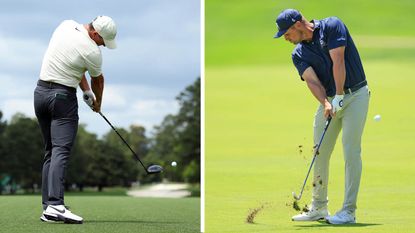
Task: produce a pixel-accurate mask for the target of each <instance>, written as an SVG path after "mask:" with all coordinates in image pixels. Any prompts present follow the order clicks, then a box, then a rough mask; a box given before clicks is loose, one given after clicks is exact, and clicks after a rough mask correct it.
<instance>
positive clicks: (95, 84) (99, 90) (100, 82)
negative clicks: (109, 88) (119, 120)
mask: <svg viewBox="0 0 415 233" xmlns="http://www.w3.org/2000/svg"><path fill="white" fill-rule="evenodd" d="M91 88H92V91H93V92H94V94H95V101H94V111H96V112H100V111H101V103H102V94H103V92H104V76H103V75H102V74H100V75H99V76H97V77H91Z"/></svg>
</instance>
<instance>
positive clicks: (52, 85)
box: [37, 79, 76, 93]
mask: <svg viewBox="0 0 415 233" xmlns="http://www.w3.org/2000/svg"><path fill="white" fill-rule="evenodd" d="M37 85H38V86H42V87H47V88H50V89H65V90H68V91H70V92H73V93H76V88H74V87H68V86H65V85H62V84H59V83H53V82H47V81H43V80H40V79H39V80H38V81H37Z"/></svg>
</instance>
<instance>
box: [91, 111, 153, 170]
mask: <svg viewBox="0 0 415 233" xmlns="http://www.w3.org/2000/svg"><path fill="white" fill-rule="evenodd" d="M98 113H99V115H101V116H102V118H104V120H105V121H106V122H107V123H108V124H109V125H110V126H111V128H112V129H113V130H114V131H115V132H116V133H117V134H118V136H119V137H120V138H121V140H122V141H123V142H124V144H125V145H127V147H128V149H130V151H131V152H132V153H133V155H134V156H135V158H136V159H137V160H138V161H139V162H140V164H141V165H142V166H143V168H144V170H145V171H146V173H147V174H148V171H147V167H146V166H144V164H143V162H141V159H140V157H138V155H137V154H136V153H135V152H134V150H133V149H131V147H130V145H128V143H127V142H126V141H125V139H124V138H123V137H122V136H121V134H120V133H118V131H117V129H115V127H114V126H113V125H112V124H111V122H110V121H109V120H108V119H107V118H106V117H105V116H104V114H102V112H98Z"/></svg>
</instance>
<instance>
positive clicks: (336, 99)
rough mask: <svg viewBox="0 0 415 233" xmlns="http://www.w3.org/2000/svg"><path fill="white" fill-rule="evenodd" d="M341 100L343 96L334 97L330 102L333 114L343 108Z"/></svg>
mask: <svg viewBox="0 0 415 233" xmlns="http://www.w3.org/2000/svg"><path fill="white" fill-rule="evenodd" d="M343 98H344V95H335V96H334V98H333V100H332V101H331V105H332V107H333V109H332V111H333V113H336V112H338V111H340V110H342V108H343Z"/></svg>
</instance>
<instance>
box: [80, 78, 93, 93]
mask: <svg viewBox="0 0 415 233" xmlns="http://www.w3.org/2000/svg"><path fill="white" fill-rule="evenodd" d="M79 87H80V88H81V90H82V91H83V92H85V91H89V90H91V88H90V87H89V84H88V81H87V80H86V77H85V74H84V75H82V79H81V82H80V83H79Z"/></svg>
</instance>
